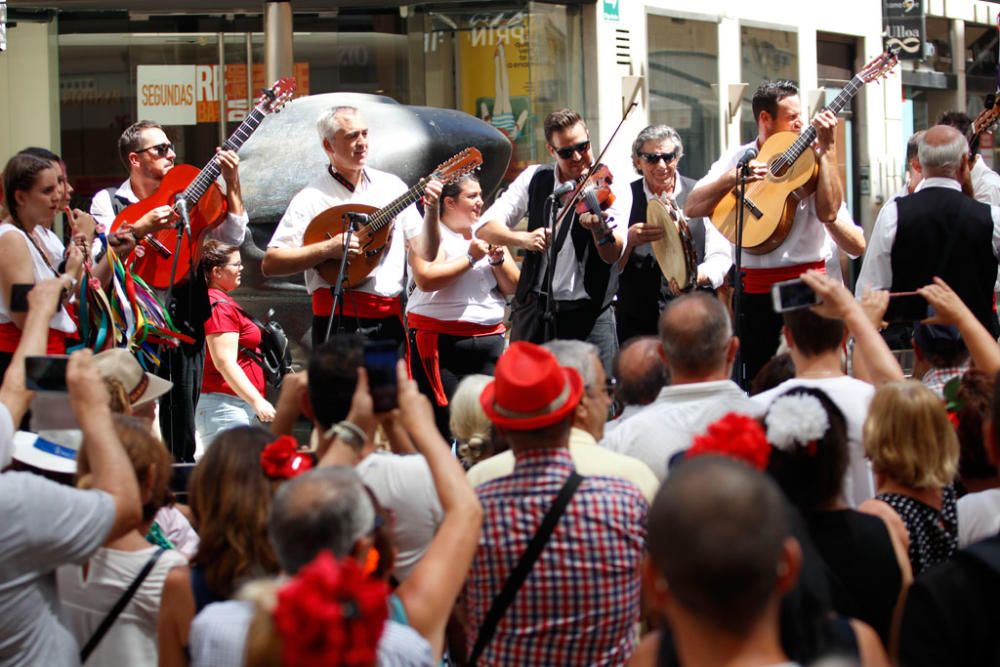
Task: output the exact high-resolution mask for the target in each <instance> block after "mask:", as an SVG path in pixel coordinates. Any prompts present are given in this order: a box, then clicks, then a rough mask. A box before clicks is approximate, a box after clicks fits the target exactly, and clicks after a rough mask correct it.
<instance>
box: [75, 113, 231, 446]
mask: <svg viewBox="0 0 1000 667" xmlns="http://www.w3.org/2000/svg"><path fill="white" fill-rule="evenodd" d="M216 151H217V152H218V157H219V167H220V171H221V173H222V179H223V180H224V181H225V186H226V203H227V205H228V208H229V212H228V214H227V215H226V217H225V219H224V220H223V221H222V223H221V224H218V225H216V226H214V227H212V228H210V229H209V230H208V231H207V232H206V234H208V235H209V236H211V237H212V238H215V239H218V240H219V241H221V242H222V243H225V244H227V245H236V246H238V245H240V244H241V243H243V235H244V234H245V233H246V229H247V223H248V222H249V218H248V217H247V214H246V211H245V210H244V208H243V199H242V198H241V196H240V178H239V162H240V159H239V157H238V156H237V155H236V153H235V152H233V151H230V150H221V149H218V148H217V149H216ZM118 152H119V156H120V157H121V160H122V162H123V163H124V164H125V166H126V167H127V168H128V173H129V177H128V179H127V180H126V181H125V182H124V183H122V184H121V185H120V186H118V188H114V187H111V188H106V189H104V190H101V191H100V192H98V193H97V194H96V195H95V196H94V200H93V202H92V203H91V205H90V214H91V215H92V216H93V217H94V219H95V220H96V221H97V222H98V224H101V225H104V227H105V229H108V230H110V229H111V223H113V222H114V220H115V216H116V215H117V214H118V213H120V212H121V211H122V210H124V209H125V208H127V207H128V206H130V205H132V204H135V203H137V202H139V201H142V200H143V199H146V198H147V197H149V196H150V195H152V194H153V193H154V192H156V190H157V188H159V186H160V182H161V181H162V180H163V177H164V176H166V175H167V172H169V171H170V170H171V169H172V168H173V166H174V161H175V160H176V159H177V154H176V153H175V152H174V145H173V144H172V143H171V142H170V140H169V139H168V138H167V135H166V133H165V132H164V131H163V128H162V127H160V126H159V125H158V124H157V123H155V122H153V121H148V120H142V121H139V122H137V123H133V124H132V125H130V126H129V127H128V128H126V130H125V131H124V132H122V135H121V137H120V138H119V139H118ZM177 219H178V218H177V214H176V213H175V212H174V210H173V209H172V208H171V207H170V206H158V207H156V208H154V209H153V210H151V211H149V213H147V214H146V215H144V216H142V217H141V218H139V220H137V221H136V222H135V223H134V224H132V225H131V234H130V235H129V234H123V233H119V234H118V241H119V242H123V243H125V244H126V245H125V247H123V248H119V255H120V256H122V257H124V256H125V254H127V253H126V249H127V248H128V246H130V245H131V244H132V243H133V242H134V241H137V240H140V239H142V238H143V237H145V236H147V235H149V234H151V233H153V232H156V231H159V230H162V229H165V228H167V227H169V226H171V225H173V224H174V223H175V222H177ZM119 232H122V230H119ZM128 236H131V237H132V238H131V239H129V238H127V237H128ZM198 240H201V239H198ZM170 250H173V249H172V248H171V249H170ZM148 251H149V252H152V250H148ZM192 273H195V271H194V267H192ZM176 280H177V282H176V284H175V285H174V288H173V291H172V297H173V298H172V300H173V303H172V304H166V305H167V307H168V308H170V311H171V315H172V317H173V320H174V324H175V326H177V327H178V328H179V329H180V330H181V331H182V332H183V333H185V334H187V335H189V336H191V338H193V339H194V343H193V344H190V345H189V344H181V345H180V347H177V348H170V349H168V350H167V351H166V353H165V354H163V356H162V357H161V360H162V363H161V364H160V367H159V369H158V370H157V373H158V374H159V375H160V376H161V377H164V378H166V379H169V380H170V381H172V382H173V383H174V386H173V388H172V389H171V390H170V393H169V394H168V395H167V397H166V398H165V400H164V401H162V402H161V404H162V406H163V409H161V410H160V432H161V433H162V434H163V435H164V438H165V439H166V440H167V442H168V444H169V445H170V448H171V451H172V452H173V454H174V456H175V457H176V458H177V459H178V460H180V461H194V452H195V438H194V432H195V427H194V411H195V407H196V406H197V404H198V397H199V394H200V392H201V378H202V372H203V371H204V367H205V330H204V323H205V320H206V319H208V317H209V315H210V313H211V305H210V304H209V303H208V286H207V284H206V283H205V281H204V280H203V279H201V280H199V279H198V278H197V277H194V279H192V276H190V275H187V274H180V275H178V276H177V279H176ZM163 296H164V295H163V294H161V295H160V297H161V298H162V297H163Z"/></svg>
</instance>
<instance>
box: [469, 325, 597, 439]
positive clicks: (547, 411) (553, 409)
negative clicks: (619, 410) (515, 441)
mask: <svg viewBox="0 0 1000 667" xmlns="http://www.w3.org/2000/svg"><path fill="white" fill-rule="evenodd" d="M581 396H583V379H581V378H580V374H579V373H577V372H576V369H575V368H564V367H562V366H560V365H559V362H558V361H556V358H555V357H554V356H553V355H552V353H551V352H549V351H548V350H546V349H545V348H542V347H539V346H538V345H535V344H533V343H525V342H523V341H519V342H517V343H511V345H510V347H509V348H508V349H507V351H506V352H504V353H503V355H502V356H501V357H500V360H499V361H497V368H496V377H495V378H494V380H493V381H492V382H490V383H489V384H488V385H486V387H485V388H484V389H483V392H482V393H481V394H480V395H479V403H480V404H481V405H482V406H483V411H484V412H485V413H486V416H487V417H489V419H490V421H491V422H493V423H494V424H496V425H497V426H499V427H501V428H506V429H510V430H512V431H529V430H531V429H535V428H544V427H546V426H551V425H552V424H556V423H559V422H560V421H562V420H563V419H565V418H566V416H567V415H569V414H570V413H571V412H572V411H573V409H574V408H576V406H577V404H578V403H579V402H580V397H581Z"/></svg>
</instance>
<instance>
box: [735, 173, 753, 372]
mask: <svg viewBox="0 0 1000 667" xmlns="http://www.w3.org/2000/svg"><path fill="white" fill-rule="evenodd" d="M749 171H750V163H749V160H740V162H739V164H738V165H737V167H736V178H737V188H736V191H737V193H738V195H737V202H736V204H737V209H736V259H735V262H734V264H735V267H736V274H735V277H734V279H735V283H736V284H735V285H734V286H733V330H734V331H733V333H734V335H735V336H736V337H737V338H740V336H741V335H742V333H743V215H744V213H745V211H746V187H747V174H748V172H749ZM736 379H737V381H738V384H739V385H740V387H741V388H742V389H743V390H744V391H746V390H748V389H749V387H748V386H747V384H748V383H747V374H746V366H745V365H744V364H743V354H742V351H741V350H739V349H737V350H736Z"/></svg>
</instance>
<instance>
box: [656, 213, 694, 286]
mask: <svg viewBox="0 0 1000 667" xmlns="http://www.w3.org/2000/svg"><path fill="white" fill-rule="evenodd" d="M646 224H655V225H659V226H661V227H663V229H664V231H665V233H664V235H663V238H662V239H660V240H659V241H653V242H652V243H651V244H650V245H651V247H652V250H653V256H654V257H656V263H657V264H659V265H660V271H661V272H662V273H663V277H664V278H666V280H667V285H668V286H669V287H670V291H671V293H672V294H673V295H674V296H677V295H679V294H683V293H684V292H689V291H691V290H692V289H694V287H695V282H696V280H697V278H698V255H697V253H696V252H695V248H694V239H693V238H692V236H691V230H690V228H689V227H688V223H687V219H686V218H685V217H684V214H683V213H682V212H681V210H680V209H679V208H678V207H677V204H675V203H674V202H673V201H672V200H666V201H662V200H660V199H650V200H649V203H648V204H647V205H646Z"/></svg>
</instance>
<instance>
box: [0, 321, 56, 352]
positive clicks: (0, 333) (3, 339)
mask: <svg viewBox="0 0 1000 667" xmlns="http://www.w3.org/2000/svg"><path fill="white" fill-rule="evenodd" d="M20 342H21V330H20V329H18V328H17V325H16V324H14V323H13V322H4V323H3V324H0V352H9V353H10V354H13V353H14V351H15V350H16V349H17V344H18V343H20ZM45 354H66V332H64V331H59V330H58V329H49V338H48V341H47V342H46V344H45Z"/></svg>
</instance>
